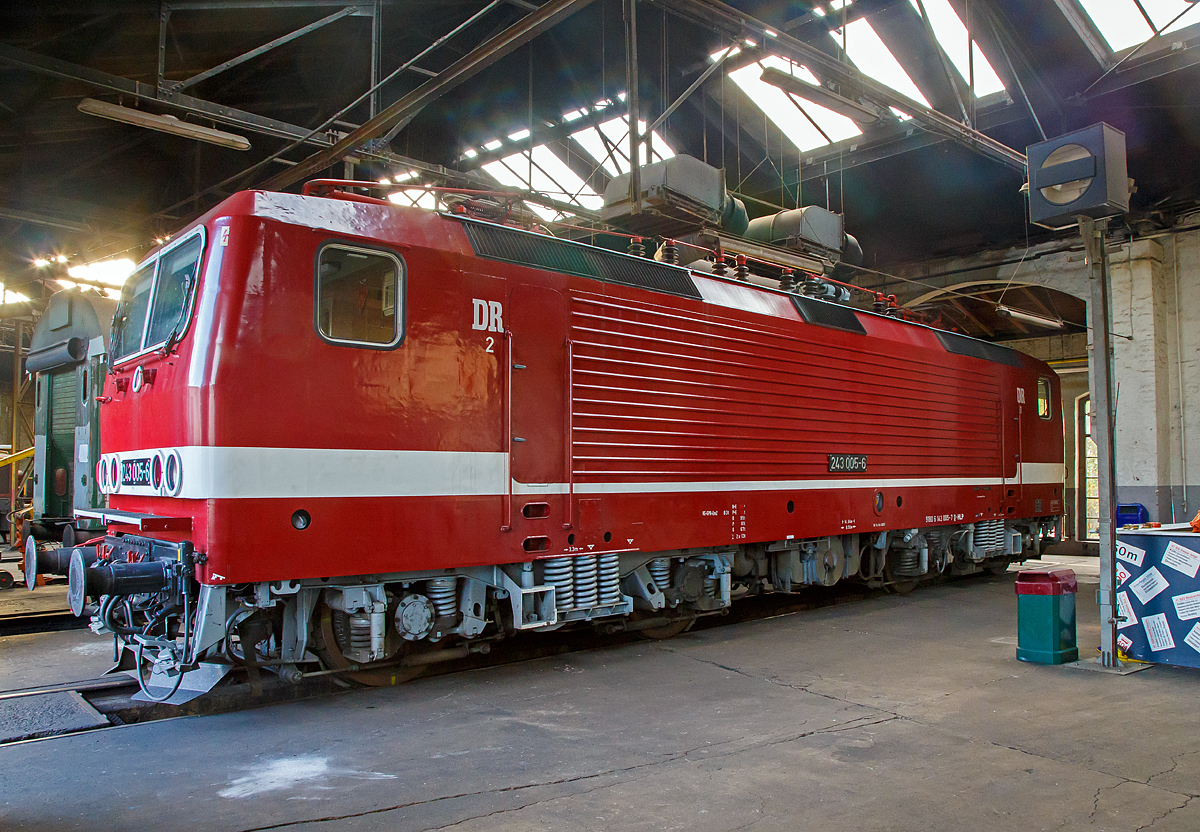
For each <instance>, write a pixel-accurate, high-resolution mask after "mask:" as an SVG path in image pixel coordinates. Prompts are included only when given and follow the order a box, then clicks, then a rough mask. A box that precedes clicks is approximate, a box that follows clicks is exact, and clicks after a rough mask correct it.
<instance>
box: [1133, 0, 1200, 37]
mask: <svg viewBox="0 0 1200 832" xmlns="http://www.w3.org/2000/svg"><path fill="white" fill-rule="evenodd" d="M1142 8H1144V9H1145V10H1146V14H1148V15H1150V19H1151V20H1153V21H1154V28H1155V29H1158V30H1159V31H1160V32H1177V31H1179V30H1180V29H1186V28H1187V27H1188V26H1192V25H1194V24H1196V23H1200V13H1197V12H1195V11H1189V13H1188V14H1185V15H1183V16H1182V17H1179V15H1180V14H1181V13H1182V12H1184V11H1185V10H1192V9H1195V8H1196V6H1195V4H1194V3H1188V2H1184V0H1142ZM1176 17H1179V19H1178V20H1175V18H1176ZM1172 20H1175V22H1174V23H1171V21H1172ZM1168 23H1171V25H1170V26H1167V24H1168ZM1164 26H1167V28H1166V29H1165V30H1164V29H1163V27H1164Z"/></svg>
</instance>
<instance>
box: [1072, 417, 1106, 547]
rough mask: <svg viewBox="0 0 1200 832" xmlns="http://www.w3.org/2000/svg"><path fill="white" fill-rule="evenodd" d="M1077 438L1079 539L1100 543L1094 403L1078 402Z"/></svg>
mask: <svg viewBox="0 0 1200 832" xmlns="http://www.w3.org/2000/svg"><path fill="white" fill-rule="evenodd" d="M1076 414H1077V417H1078V421H1077V424H1076V436H1078V437H1079V444H1078V450H1077V453H1076V457H1075V465H1076V468H1077V472H1076V482H1077V483H1078V491H1077V492H1076V495H1075V500H1076V505H1077V506H1078V508H1077V509H1076V512H1077V514H1076V516H1077V517H1078V518H1079V529H1078V534H1079V539H1080V540H1099V539H1100V451H1099V449H1098V448H1097V447H1096V442H1095V440H1093V439H1092V400H1091V398H1090V397H1088V398H1081V399H1079V400H1078V404H1077V410H1076Z"/></svg>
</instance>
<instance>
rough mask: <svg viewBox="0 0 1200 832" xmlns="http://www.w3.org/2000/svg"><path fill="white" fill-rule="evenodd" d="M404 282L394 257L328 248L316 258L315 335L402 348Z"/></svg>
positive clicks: (362, 250) (343, 341) (400, 267)
mask: <svg viewBox="0 0 1200 832" xmlns="http://www.w3.org/2000/svg"><path fill="white" fill-rule="evenodd" d="M403 277H404V275H403V266H402V265H401V263H400V259H399V258H398V257H396V256H395V255H392V254H385V253H383V252H381V251H376V250H374V249H366V248H355V247H353V246H344V245H327V246H325V247H324V248H322V249H321V251H320V253H319V254H318V255H317V329H318V330H319V331H320V333H321V335H322V336H324V337H325V338H326V339H328V340H330V341H337V342H339V343H344V344H358V345H362V346H371V347H394V346H395V345H396V344H399V343H400V339H401V338H402V337H403V335H404V309H403V298H404V292H403V287H404V284H403Z"/></svg>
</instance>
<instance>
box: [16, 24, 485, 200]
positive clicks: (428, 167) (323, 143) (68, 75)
mask: <svg viewBox="0 0 1200 832" xmlns="http://www.w3.org/2000/svg"><path fill="white" fill-rule="evenodd" d="M0 64H8V65H9V66H14V67H17V68H18V69H23V70H26V71H29V72H36V73H39V74H42V75H49V76H52V77H55V78H62V79H64V80H67V81H73V82H76V83H81V84H85V85H87V86H90V87H94V88H96V89H101V90H108V91H109V92H116V93H121V94H123V95H128V96H131V97H133V98H137V99H140V100H142V101H150V102H154V103H156V104H160V105H163V106H166V107H169V108H172V109H176V110H180V111H182V112H186V113H191V114H193V115H198V116H202V117H204V118H208V119H212V120H213V121H215V122H218V123H220V124H225V125H229V126H231V127H237V128H240V129H243V130H250V131H253V132H255V133H261V134H263V135H266V136H271V137H272V138H277V139H288V140H293V141H294V140H302V141H303V142H304V143H305V144H309V145H313V146H316V147H329V146H331V145H332V144H333V141H334V140H333V139H332V138H330V137H329V135H327V134H325V133H316V134H312V131H311V130H308V129H307V128H304V127H299V126H297V125H295V124H289V123H288V122H285V121H279V120H277V119H273V118H267V117H265V116H260V115H256V114H255V113H248V112H246V111H244V110H238V109H236V108H234V107H226V106H225V105H223V104H214V103H212V102H211V101H206V100H204V99H202V98H195V97H193V96H190V95H186V94H184V93H177V92H163V93H159V91H158V90H157V89H156V88H155V87H154V85H152V84H144V83H142V82H140V81H132V80H130V79H128V78H122V77H120V76H118V75H111V74H109V73H107V72H101V71H100V70H97V69H91V68H89V67H84V66H79V65H78V64H72V63H68V62H66V61H60V60H58V59H57V58H50V57H47V56H45V55H37V54H35V53H33V52H27V51H25V50H24V49H18V48H17V47H15V46H9V45H8V44H5V43H0ZM356 155H358V156H362V157H364V158H367V159H374V160H377V161H379V162H381V163H384V164H388V165H392V166H396V167H410V168H416V169H418V170H421V171H423V172H425V173H430V174H433V175H436V176H440V177H444V178H446V179H447V180H448V181H460V182H469V181H472V180H470V179H469V178H468V177H466V176H465V175H464V174H461V173H459V172H457V171H453V170H450V169H448V168H445V167H442V166H441V165H432V164H429V163H428V162H422V161H420V160H418V159H412V158H410V157H407V156H401V155H400V154H397V153H392V152H390V151H380V150H373V151H370V152H367V151H363V150H358V151H357V152H356Z"/></svg>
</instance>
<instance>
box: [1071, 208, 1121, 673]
mask: <svg viewBox="0 0 1200 832" xmlns="http://www.w3.org/2000/svg"><path fill="white" fill-rule="evenodd" d="M1107 224H1108V221H1107V220H1099V221H1098V222H1093V221H1092V220H1091V219H1089V218H1088V217H1080V218H1079V235H1080V236H1081V237H1083V244H1084V245H1085V246H1086V247H1087V259H1088V271H1089V280H1090V282H1091V286H1092V297H1091V301H1090V302H1089V304H1088V322H1089V324H1090V326H1091V335H1092V356H1091V360H1090V361H1089V362H1088V368H1089V370H1090V374H1091V380H1092V438H1093V439H1094V440H1095V442H1096V448H1097V451H1098V453H1097V457H1098V458H1097V460H1096V461H1097V463H1098V474H1099V476H1098V482H1097V485H1098V488H1099V497H1100V515H1099V521H1100V522H1099V530H1098V536H1099V538H1100V659H1099V661H1100V664H1101V665H1103V666H1104V667H1120V665H1121V662H1120V660H1119V659H1118V658H1117V618H1116V616H1117V606H1116V594H1115V593H1116V586H1117V569H1116V560H1115V557H1114V555H1115V553H1116V529H1115V528H1114V526H1113V522H1114V515H1115V511H1116V510H1115V503H1116V473H1115V469H1116V465H1115V462H1114V445H1115V443H1114V442H1113V430H1112V426H1113V419H1112V412H1113V407H1112V398H1113V396H1114V393H1113V390H1114V388H1115V385H1114V384H1113V383H1112V373H1111V368H1112V365H1111V357H1110V353H1111V346H1110V343H1111V339H1110V337H1109V333H1110V331H1111V326H1112V324H1111V321H1112V318H1111V316H1110V315H1109V309H1108V306H1109V298H1111V297H1112V295H1111V292H1110V289H1109V269H1108V257H1107V254H1108V252H1107V250H1106V248H1105V242H1104V231H1105V228H1106V226H1107Z"/></svg>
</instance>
